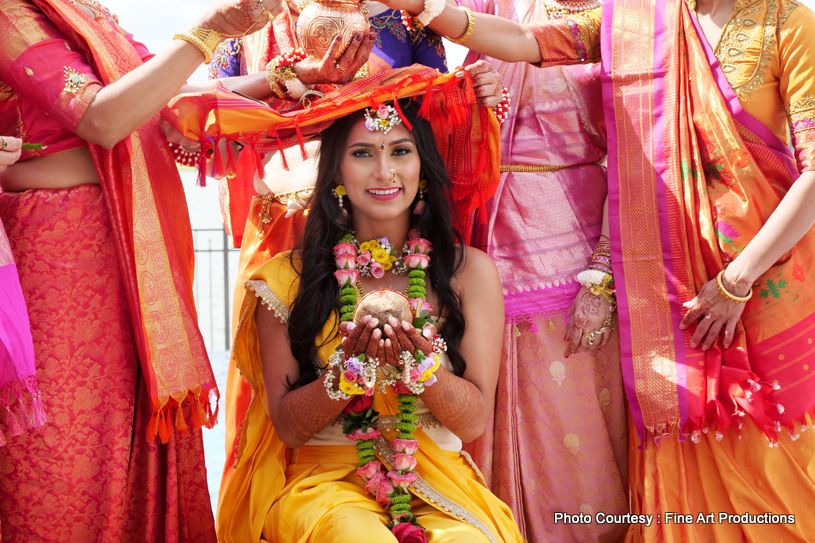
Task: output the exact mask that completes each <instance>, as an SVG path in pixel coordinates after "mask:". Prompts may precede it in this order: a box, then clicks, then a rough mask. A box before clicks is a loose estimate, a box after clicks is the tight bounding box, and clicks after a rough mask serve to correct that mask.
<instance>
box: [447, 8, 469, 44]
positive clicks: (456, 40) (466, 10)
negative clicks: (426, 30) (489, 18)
mask: <svg viewBox="0 0 815 543" xmlns="http://www.w3.org/2000/svg"><path fill="white" fill-rule="evenodd" d="M461 9H463V10H464V13H466V14H467V30H465V31H464V34H462V35H461V36H460V37H458V38H451V37H450V36H448V37H447V39H448V40H450V41H451V42H453V43H457V44H459V45H461V44H463V43H464V42H465V41H467V40H469V39H470V36H472V35H473V30H475V15H473V10H471V9H470V8H465V7H462V8H461Z"/></svg>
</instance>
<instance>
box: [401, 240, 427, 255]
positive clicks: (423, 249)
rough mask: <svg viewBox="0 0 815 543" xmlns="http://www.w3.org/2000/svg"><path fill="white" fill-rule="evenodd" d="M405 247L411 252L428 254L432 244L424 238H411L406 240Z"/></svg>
mask: <svg viewBox="0 0 815 543" xmlns="http://www.w3.org/2000/svg"><path fill="white" fill-rule="evenodd" d="M407 248H408V251H410V252H411V253H422V254H428V253H430V251H432V250H433V244H432V243H430V242H429V241H427V240H426V239H424V238H418V237H417V238H413V239H409V240H407Z"/></svg>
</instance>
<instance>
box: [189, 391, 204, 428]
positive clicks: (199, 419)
mask: <svg viewBox="0 0 815 543" xmlns="http://www.w3.org/2000/svg"><path fill="white" fill-rule="evenodd" d="M190 413H191V414H192V425H193V426H194V427H195V428H200V427H201V426H203V425H204V417H203V411H202V410H201V402H200V401H199V400H198V398H196V397H195V396H194V395H193V394H190Z"/></svg>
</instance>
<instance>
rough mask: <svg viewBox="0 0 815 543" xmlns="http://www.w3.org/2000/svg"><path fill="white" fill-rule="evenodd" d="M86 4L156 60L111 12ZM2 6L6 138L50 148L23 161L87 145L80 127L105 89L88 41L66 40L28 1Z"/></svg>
mask: <svg viewBox="0 0 815 543" xmlns="http://www.w3.org/2000/svg"><path fill="white" fill-rule="evenodd" d="M80 3H81V6H79V5H78V4H79V3H77V2H73V4H74V6H75V8H76V9H78V10H81V11H82V12H83V13H85V14H86V16H88V17H93V19H94V20H95V21H96V23H97V24H100V25H104V26H105V27H106V28H109V30H110V32H118V33H120V34H122V35H123V36H125V37H126V38H127V39H128V41H130V42H131V43H132V44H133V46H134V47H135V49H136V50H137V51H138V53H139V56H140V57H141V58H142V61H147V60H149V59H150V58H151V56H152V55H150V53H149V52H148V51H147V48H146V47H145V46H144V45H142V44H141V43H139V42H136V41H134V40H133V36H132V35H131V34H128V33H126V32H125V31H124V30H122V28H121V27H120V26H119V23H118V20H117V19H116V17H115V16H114V15H112V14H111V13H110V12H109V11H108V10H107V9H106V8H104V7H103V6H101V5H100V4H99V3H98V2H95V1H94V0H82V1H81V2H80ZM0 7H2V9H0V28H2V48H1V49H0V134H4V135H9V136H15V137H18V138H22V139H23V140H24V141H25V142H27V143H42V144H44V145H47V149H42V150H26V151H23V153H22V160H25V159H27V158H31V157H33V156H45V155H50V154H54V153H59V152H63V151H68V150H71V149H77V148H80V147H85V146H87V143H86V142H85V140H83V139H82V138H80V137H79V136H77V135H76V134H75V131H76V127H77V125H79V122H80V121H81V120H82V117H83V116H84V115H85V111H87V109H88V106H89V105H90V104H91V102H92V101H93V99H94V97H95V96H96V93H97V92H99V90H100V89H101V88H102V86H103V85H102V83H101V82H100V81H99V78H98V77H97V76H96V74H95V73H94V71H93V68H91V66H90V62H89V61H90V52H89V50H88V49H87V47H86V46H85V45H84V43H83V42H82V40H79V39H74V38H73V37H71V36H63V35H62V34H61V33H60V32H59V31H58V30H57V29H56V27H55V26H54V25H53V24H52V23H51V21H50V20H49V19H48V17H47V16H46V15H45V14H44V13H43V12H42V10H40V9H39V8H38V7H37V6H36V5H35V4H33V3H32V2H30V1H28V0H0Z"/></svg>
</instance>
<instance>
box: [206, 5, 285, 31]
mask: <svg viewBox="0 0 815 543" xmlns="http://www.w3.org/2000/svg"><path fill="white" fill-rule="evenodd" d="M279 11H280V0H263V1H260V0H217V1H216V2H213V3H212V4H210V6H209V8H208V9H207V11H205V12H204V14H203V15H202V16H201V18H200V19H198V22H197V23H196V24H195V26H197V27H199V28H204V29H208V30H215V31H216V32H219V33H220V34H221V35H222V36H224V37H225V38H228V37H237V36H242V35H244V34H251V33H252V32H257V31H258V30H260V29H261V28H263V27H264V26H266V25H267V24H268V23H269V21H270V20H271V19H272V17H274V15H276V14H277V13H278V12H279Z"/></svg>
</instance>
